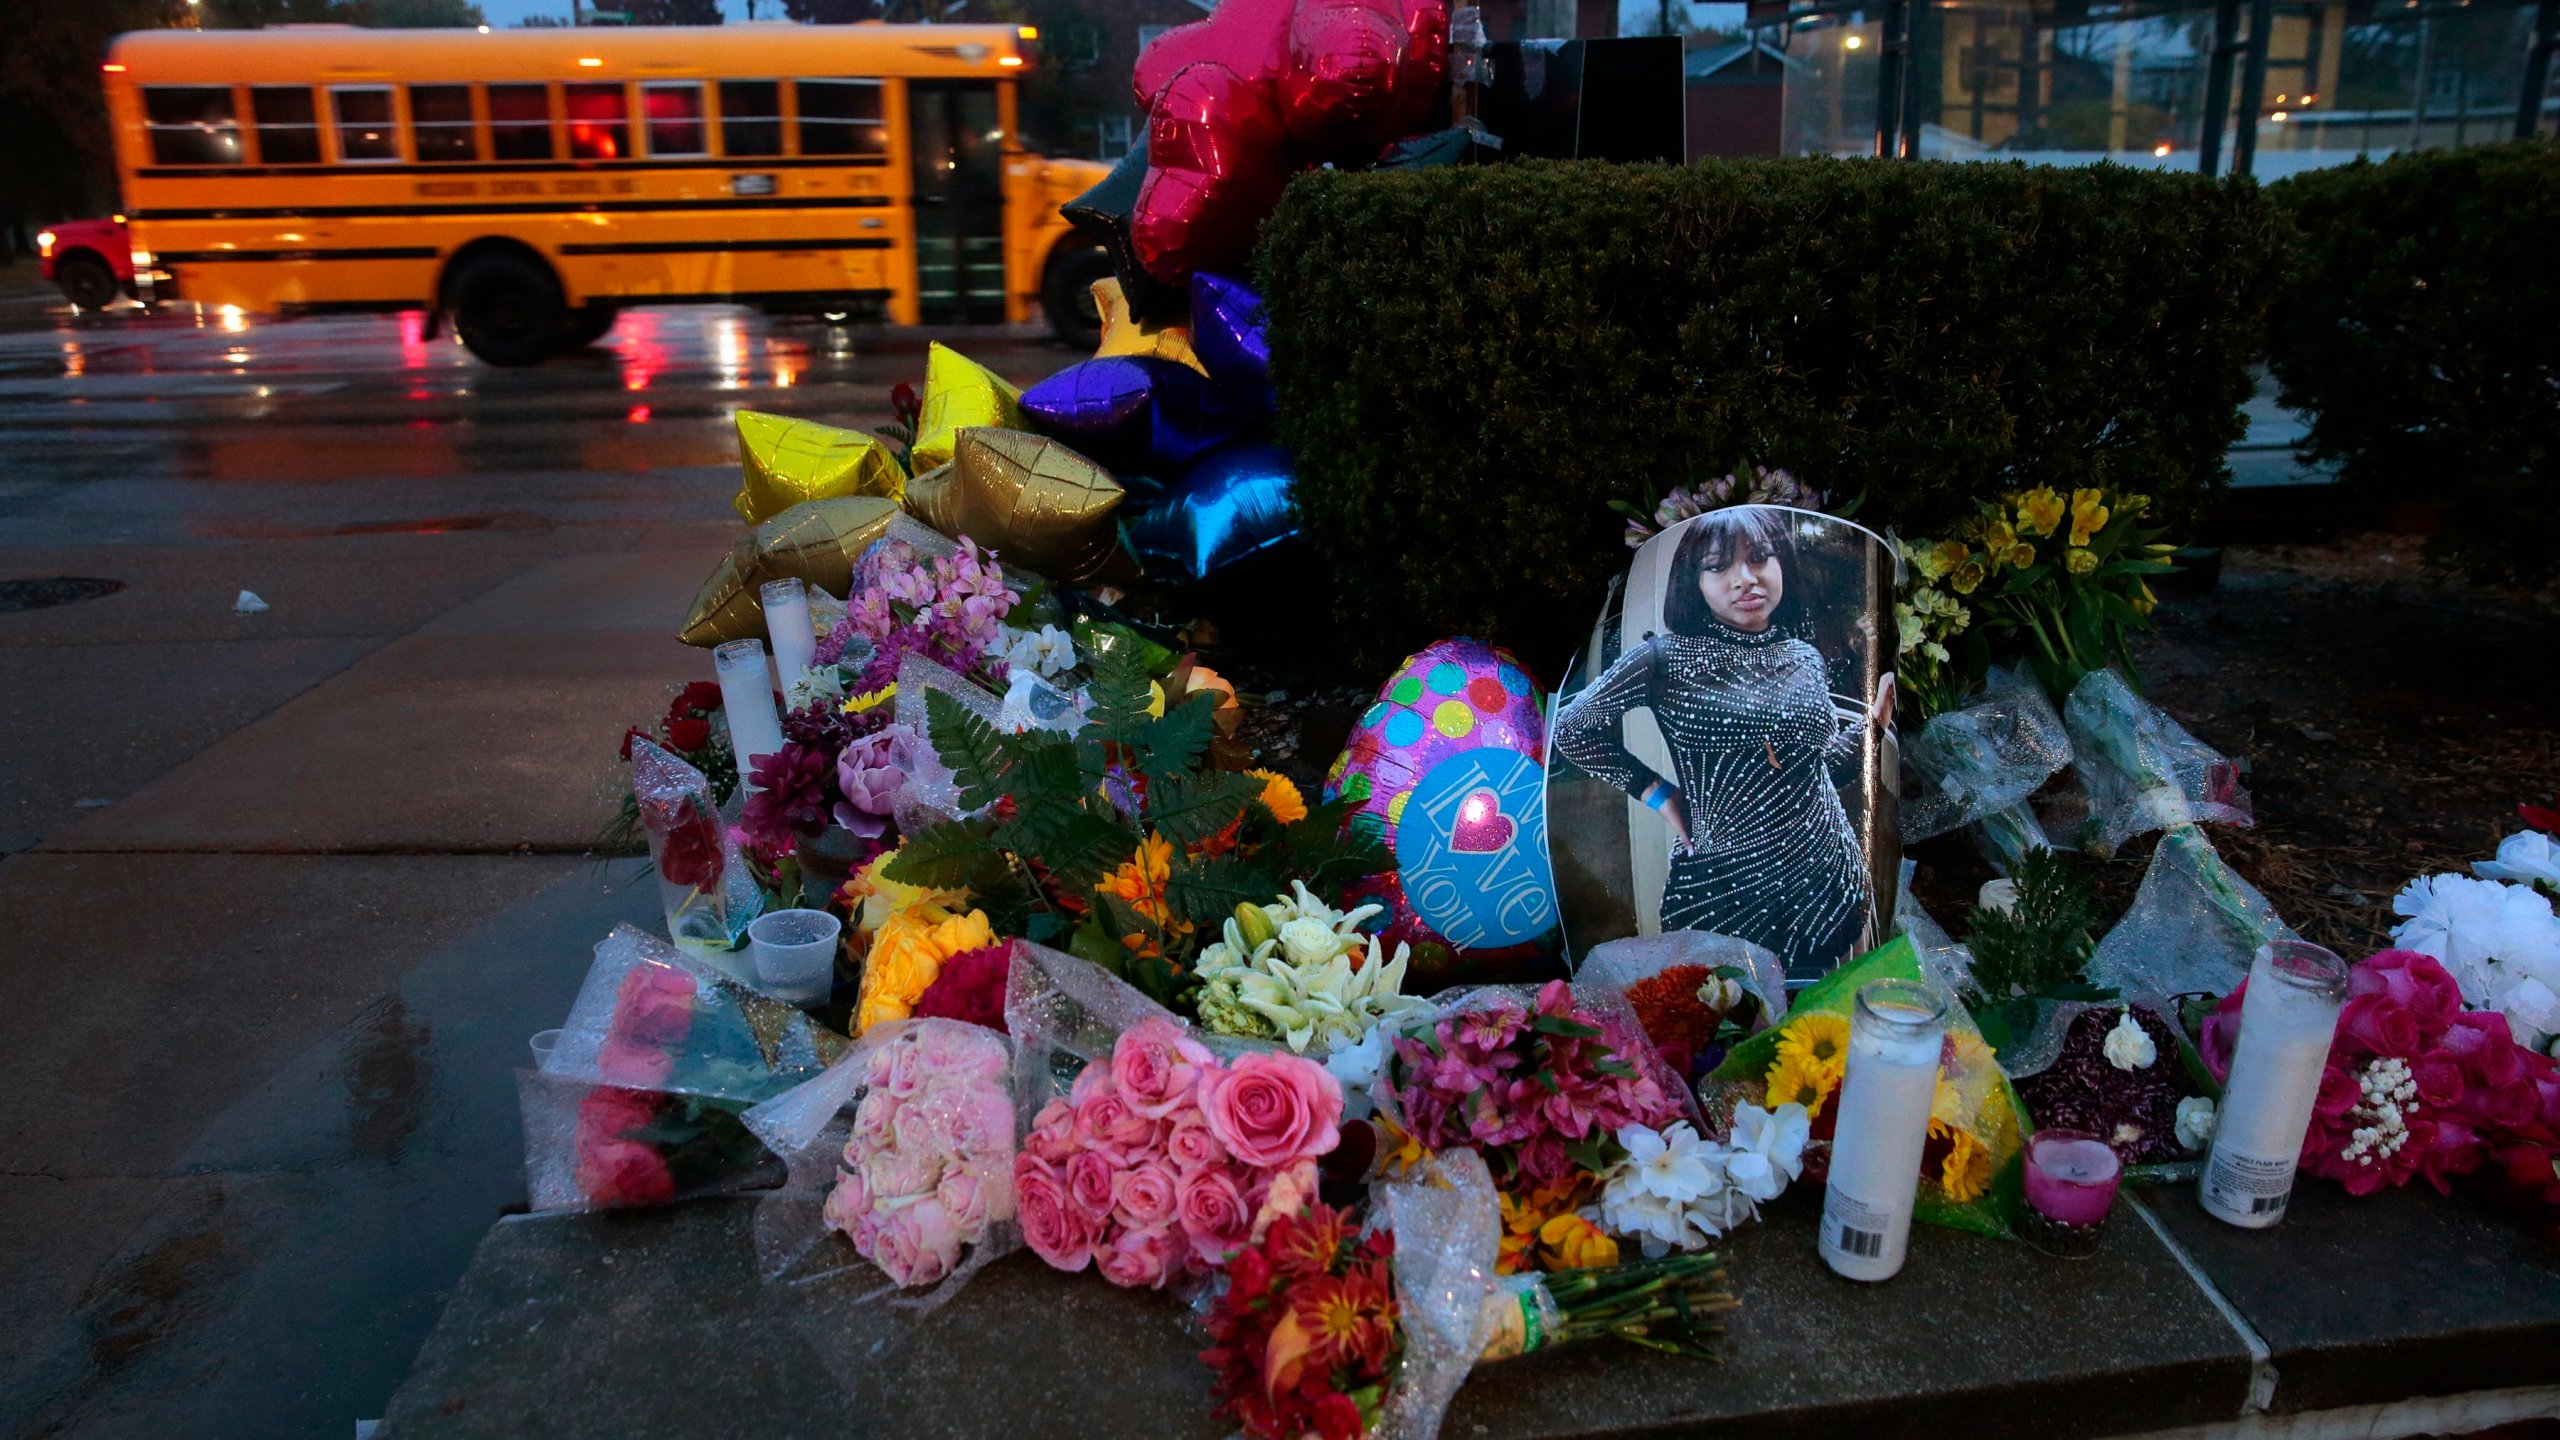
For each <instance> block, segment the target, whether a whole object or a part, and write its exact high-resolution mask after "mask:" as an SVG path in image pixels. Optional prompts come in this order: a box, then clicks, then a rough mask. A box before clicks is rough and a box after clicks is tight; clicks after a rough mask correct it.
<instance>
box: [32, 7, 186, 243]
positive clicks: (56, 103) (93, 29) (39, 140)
mask: <svg viewBox="0 0 2560 1440" xmlns="http://www.w3.org/2000/svg"><path fill="white" fill-rule="evenodd" d="M186 11H187V7H186V5H185V3H184V0H79V3H76V4H75V3H68V0H63V3H43V0H8V3H5V4H0V135H7V136H10V137H13V138H14V139H16V140H17V141H18V142H19V143H17V144H13V145H0V260H5V259H6V258H8V257H9V256H11V255H12V254H14V253H16V252H17V251H19V250H23V249H25V248H26V247H27V243H28V236H29V235H30V234H31V233H32V230H33V227H35V226H39V225H42V224H44V223H46V222H48V221H53V220H66V219H73V218H76V217H79V216H84V215H103V214H105V213H107V212H108V211H110V210H112V209H114V208H115V203H116V196H115V152H114V149H113V147H112V145H111V144H110V143H109V140H108V132H107V107H106V99H105V91H104V90H103V89H102V88H101V87H100V85H99V83H98V65H99V63H100V62H101V61H103V60H104V59H105V58H106V53H107V42H108V41H109V40H111V39H113V38H114V37H115V36H117V35H119V34H122V33H123V32H125V31H127V30H158V29H165V28H167V27H169V26H173V25H177V24H180V23H182V22H183V21H184V20H185V19H186ZM48 136H58V137H60V138H59V140H58V141H56V142H55V143H51V144H48V143H44V139H43V137H48Z"/></svg>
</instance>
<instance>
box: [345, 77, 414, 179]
mask: <svg viewBox="0 0 2560 1440" xmlns="http://www.w3.org/2000/svg"><path fill="white" fill-rule="evenodd" d="M329 107H330V109H331V110H333V111H334V112H336V114H337V117H338V158H339V159H340V160H341V161H344V162H348V163H351V164H363V165H374V164H380V163H382V162H384V161H386V160H398V159H399V158H400V136H399V134H398V132H396V131H394V130H393V129H392V128H391V87H390V86H388V85H337V86H332V87H330V90H329Z"/></svg>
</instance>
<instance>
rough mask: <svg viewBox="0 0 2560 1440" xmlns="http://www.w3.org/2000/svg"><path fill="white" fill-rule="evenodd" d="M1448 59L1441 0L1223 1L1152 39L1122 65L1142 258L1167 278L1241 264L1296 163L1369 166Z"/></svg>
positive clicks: (1405, 127)
mask: <svg viewBox="0 0 2560 1440" xmlns="http://www.w3.org/2000/svg"><path fill="white" fill-rule="evenodd" d="M1448 59H1449V10H1448V0H1225V3H1224V4H1221V5H1220V6H1219V7H1218V9H1217V12H1216V13H1215V14H1213V15H1212V16H1210V17H1209V18H1208V19H1206V20H1202V21H1199V22H1197V23H1195V24H1191V25H1184V26H1179V27H1177V28H1175V29H1173V30H1170V31H1167V32H1166V33H1165V34H1163V35H1161V36H1159V37H1157V39H1156V42H1155V43H1154V44H1152V45H1150V46H1148V47H1147V48H1146V51H1145V52H1144V53H1143V54H1141V55H1140V56H1139V57H1138V65H1137V69H1136V71H1135V72H1134V73H1133V74H1132V76H1131V85H1132V88H1133V89H1134V90H1135V91H1136V93H1137V98H1138V103H1139V105H1141V106H1143V107H1144V108H1145V109H1146V111H1147V161H1148V168H1147V178H1146V181H1145V183H1144V184H1143V185H1142V186H1141V187H1140V189H1139V191H1138V201H1137V208H1136V210H1135V212H1134V213H1133V214H1132V215H1131V217H1130V240H1131V243H1132V244H1133V245H1134V246H1135V247H1136V249H1137V252H1138V259H1139V262H1140V263H1141V264H1143V265H1145V266H1146V268H1147V272H1148V273H1149V274H1151V275H1154V276H1155V277H1156V278H1157V279H1160V280H1163V281H1165V282H1167V283H1168V284H1180V283H1181V282H1182V281H1183V280H1185V279H1186V278H1187V277H1188V276H1189V275H1190V273H1191V272H1192V271H1194V270H1227V269H1234V268H1237V267H1238V266H1240V265H1241V264H1242V262H1243V261H1244V259H1245V258H1246V256H1247V255H1249V254H1250V253H1251V251H1252V249H1253V240H1254V236H1255V234H1256V232H1258V231H1259V230H1260V229H1261V227H1262V222H1263V220H1264V218H1265V217H1267V216H1268V215H1270V213H1271V210H1272V207H1273V206H1275V205H1277V204H1278V203H1279V201H1280V190H1281V188H1282V186H1284V185H1285V184H1286V183H1287V182H1288V177H1289V175H1290V174H1291V173H1292V172H1293V171H1296V170H1299V169H1302V168H1305V167H1306V166H1309V165H1318V164H1327V163H1330V164H1366V163H1368V162H1369V161H1371V160H1374V159H1375V158H1376V157H1377V155H1378V153H1379V152H1380V151H1381V150H1382V149H1384V148H1385V147H1386V145H1387V144H1388V142H1390V141H1393V140H1396V139H1399V138H1401V137H1403V136H1405V135H1409V134H1411V133H1413V132H1414V131H1415V130H1417V129H1419V128H1421V127H1422V126H1423V125H1424V124H1425V123H1427V122H1428V120H1429V118H1430V115H1431V111H1432V109H1433V107H1434V105H1435V104H1436V103H1437V101H1438V100H1439V98H1440V86H1441V82H1442V79H1443V78H1444V77H1445V76H1446V74H1447V72H1448Z"/></svg>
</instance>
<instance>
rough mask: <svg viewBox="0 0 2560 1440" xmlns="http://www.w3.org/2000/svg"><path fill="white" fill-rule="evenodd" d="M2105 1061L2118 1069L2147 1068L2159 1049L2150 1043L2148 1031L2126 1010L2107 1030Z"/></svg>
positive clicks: (2158, 1056)
mask: <svg viewBox="0 0 2560 1440" xmlns="http://www.w3.org/2000/svg"><path fill="white" fill-rule="evenodd" d="M2106 1052H2107V1063H2108V1064H2110V1065H2113V1066H2114V1067H2116V1068H2117V1069H2119V1070H2148V1069H2150V1068H2151V1062H2152V1061H2154V1060H2157V1059H2159V1058H2160V1049H2159V1047H2158V1046H2156V1045H2154V1044H2152V1043H2151V1035H2150V1032H2148V1031H2146V1030H2144V1029H2143V1028H2142V1023H2141V1022H2140V1021H2138V1020H2136V1019H2134V1018H2133V1012H2132V1011H2131V1010H2127V1011H2125V1012H2124V1015H2123V1017H2122V1018H2120V1019H2118V1020H2117V1021H2116V1025H2115V1028H2114V1029H2112V1030H2109V1031H2108V1032H2107V1044H2106Z"/></svg>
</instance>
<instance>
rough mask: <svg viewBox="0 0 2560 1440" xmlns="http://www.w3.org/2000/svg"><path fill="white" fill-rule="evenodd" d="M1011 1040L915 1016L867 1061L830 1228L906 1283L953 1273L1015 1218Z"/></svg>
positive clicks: (833, 1194)
mask: <svg viewBox="0 0 2560 1440" xmlns="http://www.w3.org/2000/svg"><path fill="white" fill-rule="evenodd" d="M1010 1058H1011V1057H1010V1056H1009V1055H1008V1054H1007V1053H1006V1051H1005V1046H1004V1042H1003V1041H1002V1040H999V1039H998V1038H996V1037H995V1036H993V1035H990V1034H986V1033H985V1032H983V1031H979V1030H975V1029H971V1028H966V1027H962V1026H957V1025H914V1026H909V1027H907V1028H906V1029H905V1030H902V1031H901V1032H899V1034H898V1035H897V1037H896V1038H895V1039H893V1040H892V1041H890V1042H889V1043H887V1044H885V1045H882V1046H880V1047H879V1048H877V1049H875V1050H873V1051H872V1052H871V1054H870V1055H869V1056H868V1057H867V1058H866V1059H865V1060H864V1061H863V1062H862V1063H863V1064H864V1066H865V1067H866V1074H865V1089H864V1091H863V1095H862V1100H861V1103H860V1104H859V1105H858V1106H857V1107H856V1109H855V1112H854V1119H853V1134H852V1137H851V1138H850V1139H849V1140H847V1141H846V1142H845V1147H844V1155H843V1158H842V1162H841V1164H840V1165H839V1167H838V1169H837V1172H836V1180H835V1185H834V1187H833V1188H832V1189H831V1190H830V1191H829V1192H828V1194H827V1201H826V1208H825V1212H824V1214H825V1217H826V1223H827V1225H828V1226H829V1227H830V1228H832V1229H835V1230H838V1231H841V1232H842V1233H843V1234H844V1236H845V1237H846V1238H847V1239H849V1240H851V1241H852V1242H853V1248H854V1250H855V1251H856V1252H857V1253H859V1254H860V1255H861V1256H862V1257H863V1258H864V1259H866V1260H869V1261H871V1262H872V1263H873V1264H875V1265H877V1266H879V1267H880V1269H881V1271H882V1273H884V1274H886V1275H887V1276H888V1277H889V1278H890V1279H891V1280H892V1281H894V1282H896V1283H897V1284H898V1285H900V1286H917V1285H931V1284H933V1283H935V1282H936V1281H938V1280H941V1279H942V1278H943V1277H944V1276H946V1275H949V1274H950V1273H951V1272H952V1271H953V1269H954V1268H955V1267H957V1266H958V1265H959V1263H960V1259H961V1255H962V1252H963V1251H964V1250H966V1249H967V1248H968V1247H970V1246H974V1245H979V1244H982V1243H984V1241H985V1240H986V1238H987V1234H988V1231H989V1230H990V1229H991V1228H992V1227H994V1226H997V1225H1002V1224H1005V1223H1006V1222H1008V1221H1010V1220H1012V1218H1013V1175H1012V1170H1013V1096H1012V1092H1011V1091H1010V1090H1009V1089H1008V1088H1007V1087H1006V1084H1005V1076H1006V1070H1007V1066H1008V1064H1009V1063H1010Z"/></svg>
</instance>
